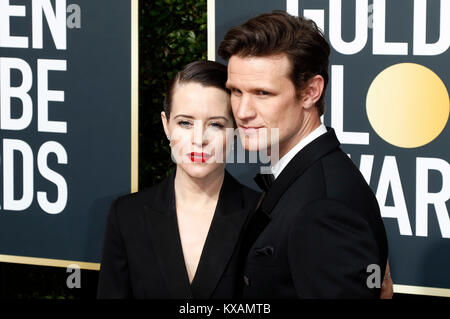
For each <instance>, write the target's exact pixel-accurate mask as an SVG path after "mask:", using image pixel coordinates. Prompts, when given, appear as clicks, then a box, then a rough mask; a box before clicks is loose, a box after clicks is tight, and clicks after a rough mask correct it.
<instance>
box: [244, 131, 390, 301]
mask: <svg viewBox="0 0 450 319" xmlns="http://www.w3.org/2000/svg"><path fill="white" fill-rule="evenodd" d="M339 145H340V143H339V141H338V140H337V138H336V135H335V133H334V130H333V129H330V128H328V132H327V133H325V134H324V135H322V136H320V137H319V138H317V139H316V140H314V141H313V142H311V143H310V144H308V145H307V146H306V147H305V148H304V149H302V150H301V151H300V152H299V153H298V154H296V156H295V157H294V158H293V159H292V160H291V161H290V162H289V164H288V165H287V166H286V167H285V168H284V170H283V171H282V172H281V174H280V175H279V176H278V178H277V179H276V180H275V181H274V183H273V184H272V186H271V187H270V188H269V190H268V191H267V192H266V193H265V196H264V199H263V200H262V201H261V203H260V205H259V207H258V208H257V210H256V212H255V213H254V214H253V215H252V217H251V218H250V221H249V224H248V226H247V230H246V236H245V239H244V240H243V245H242V247H243V248H242V251H241V259H242V260H241V262H242V265H243V268H244V271H243V274H242V275H243V279H244V280H243V281H241V282H242V293H243V297H244V298H379V296H380V289H376V288H374V289H370V288H368V286H367V279H368V277H369V276H370V275H371V274H372V272H373V270H372V271H370V272H367V267H368V266H369V265H371V264H376V265H379V266H380V276H381V278H380V283H382V281H383V277H384V272H385V265H386V260H387V254H388V246H387V240H386V233H385V230H384V225H383V221H382V219H381V216H380V211H379V207H378V203H377V200H376V198H375V196H374V194H373V192H372V191H371V189H370V188H369V186H368V185H367V183H366V182H365V180H364V178H363V176H362V175H361V173H360V172H359V170H358V169H357V168H356V167H355V165H354V164H353V162H352V161H351V160H350V159H349V158H348V156H347V155H346V154H345V153H343V152H342V151H341V149H340V148H339ZM369 282H371V283H372V282H375V281H374V280H372V279H369Z"/></svg>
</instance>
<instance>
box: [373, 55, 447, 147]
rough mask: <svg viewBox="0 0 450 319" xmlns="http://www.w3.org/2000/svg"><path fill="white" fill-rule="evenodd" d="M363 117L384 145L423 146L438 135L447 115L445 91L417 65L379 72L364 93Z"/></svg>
mask: <svg viewBox="0 0 450 319" xmlns="http://www.w3.org/2000/svg"><path fill="white" fill-rule="evenodd" d="M366 110H367V117H368V118H369V122H370V125H371V126H372V128H373V129H374V130H375V132H376V133H377V134H378V135H379V136H380V137H381V138H382V139H383V140H385V141H386V142H388V143H390V144H392V145H395V146H398V147H404V148H414V147H419V146H423V145H426V144H428V143H430V142H431V141H433V140H434V139H435V138H436V137H438V136H439V134H441V132H442V130H443V129H444V127H445V125H446V124H447V120H448V117H449V112H450V102H449V96H448V92H447V88H446V87H445V84H444V83H443V82H442V80H441V79H440V78H439V76H437V75H436V74H435V73H434V72H433V71H431V70H430V69H428V68H426V67H424V66H423V65H420V64H415V63H400V64H395V65H392V66H390V67H388V68H386V69H385V70H383V71H382V72H381V73H380V74H378V75H377V77H376V78H375V79H374V80H373V82H372V84H371V85H370V88H369V91H368V92H367V99H366Z"/></svg>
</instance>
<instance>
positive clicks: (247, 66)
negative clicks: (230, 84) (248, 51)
mask: <svg viewBox="0 0 450 319" xmlns="http://www.w3.org/2000/svg"><path fill="white" fill-rule="evenodd" d="M289 70H290V62H289V59H288V57H287V56H286V54H277V55H270V56H239V55H233V56H232V57H231V58H230V60H229V62H228V72H233V73H236V74H246V73H248V74H251V73H267V72H268V71H276V72H282V73H283V74H284V73H287V72H289Z"/></svg>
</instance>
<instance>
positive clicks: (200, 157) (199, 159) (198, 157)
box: [189, 152, 211, 163]
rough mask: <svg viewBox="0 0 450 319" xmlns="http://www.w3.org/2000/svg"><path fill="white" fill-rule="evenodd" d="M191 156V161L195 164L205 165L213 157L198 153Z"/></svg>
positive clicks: (192, 153)
mask: <svg viewBox="0 0 450 319" xmlns="http://www.w3.org/2000/svg"><path fill="white" fill-rule="evenodd" d="M189 155H190V159H191V161H192V162H194V163H205V162H206V161H207V160H208V159H209V158H210V157H211V155H209V154H206V153H197V152H191V153H190V154H189Z"/></svg>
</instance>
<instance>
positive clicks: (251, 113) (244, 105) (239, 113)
mask: <svg viewBox="0 0 450 319" xmlns="http://www.w3.org/2000/svg"><path fill="white" fill-rule="evenodd" d="M255 114H256V113H255V109H254V107H253V100H252V98H251V97H250V96H249V95H242V97H241V98H240V99H239V101H238V103H237V107H236V112H235V116H236V117H237V118H238V119H240V120H242V121H243V120H248V119H251V118H253V117H255Z"/></svg>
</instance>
